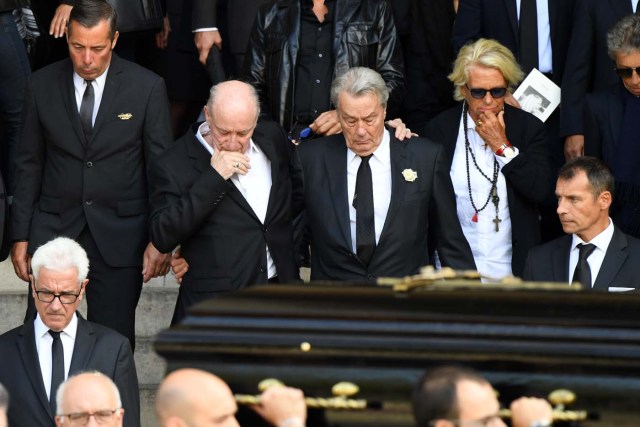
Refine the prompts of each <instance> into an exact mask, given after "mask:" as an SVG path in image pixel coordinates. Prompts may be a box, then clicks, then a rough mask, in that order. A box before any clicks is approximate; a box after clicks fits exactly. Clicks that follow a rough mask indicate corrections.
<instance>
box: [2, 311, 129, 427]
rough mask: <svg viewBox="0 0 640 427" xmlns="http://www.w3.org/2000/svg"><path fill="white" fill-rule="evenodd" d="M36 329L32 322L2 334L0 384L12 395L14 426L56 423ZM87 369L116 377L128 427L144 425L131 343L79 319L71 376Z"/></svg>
mask: <svg viewBox="0 0 640 427" xmlns="http://www.w3.org/2000/svg"><path fill="white" fill-rule="evenodd" d="M33 325H34V321H29V322H27V323H25V324H24V325H21V326H18V327H17V328H15V329H12V330H11V331H9V332H7V333H5V334H3V335H2V336H0V354H1V355H2V356H0V357H1V359H2V363H0V382H1V383H2V384H3V385H4V386H5V387H6V389H7V390H8V391H9V395H10V396H11V404H10V405H9V411H8V416H9V425H11V426H12V427H50V426H54V425H55V424H54V415H53V414H51V411H50V409H49V399H48V398H47V393H46V391H45V388H44V383H43V381H42V374H41V372H40V362H39V361H38V352H37V350H36V341H35V335H34V327H33ZM84 371H100V372H102V373H103V374H105V375H106V376H108V377H109V378H111V379H112V380H113V381H114V382H115V383H116V385H117V386H118V390H119V391H120V397H121V399H122V407H123V408H124V409H125V412H124V426H125V427H138V426H140V395H139V391H138V377H137V374H136V366H135V362H134V360H133V354H132V352H131V346H130V345H129V340H127V339H126V338H125V337H123V336H122V335H120V334H119V333H117V332H115V331H113V330H111V329H108V328H105V327H103V326H100V325H98V324H95V323H91V322H88V321H86V320H84V319H83V318H82V317H81V316H80V315H78V330H77V333H76V341H75V344H74V348H73V356H72V358H71V366H70V367H69V376H71V375H73V374H77V373H80V372H84Z"/></svg>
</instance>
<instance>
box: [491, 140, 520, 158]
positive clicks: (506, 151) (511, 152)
mask: <svg viewBox="0 0 640 427" xmlns="http://www.w3.org/2000/svg"><path fill="white" fill-rule="evenodd" d="M496 155H498V156H502V157H505V158H507V159H512V158H514V157H515V156H516V149H515V148H513V145H511V144H510V143H509V141H507V143H506V144H502V145H501V146H500V148H498V149H497V150H496Z"/></svg>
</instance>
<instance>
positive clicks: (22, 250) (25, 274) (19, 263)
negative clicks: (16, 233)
mask: <svg viewBox="0 0 640 427" xmlns="http://www.w3.org/2000/svg"><path fill="white" fill-rule="evenodd" d="M28 246H29V242H15V243H14V244H13V246H12V247H11V262H12V263H13V269H14V270H15V272H16V275H17V276H18V277H19V278H21V279H22V280H24V281H25V282H28V281H29V271H30V270H31V256H30V255H29V254H28V253H27V247H28Z"/></svg>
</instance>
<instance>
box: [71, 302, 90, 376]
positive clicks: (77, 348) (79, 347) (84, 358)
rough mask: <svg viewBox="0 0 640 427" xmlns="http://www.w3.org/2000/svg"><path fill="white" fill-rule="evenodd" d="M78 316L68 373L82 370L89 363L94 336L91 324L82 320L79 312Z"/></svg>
mask: <svg viewBox="0 0 640 427" xmlns="http://www.w3.org/2000/svg"><path fill="white" fill-rule="evenodd" d="M77 316H78V330H77V331H76V341H75V344H74V346H73V354H72V356H71V365H70V366H69V375H73V374H74V373H77V372H81V371H83V370H84V369H85V368H86V367H87V365H88V364H89V358H90V357H91V354H92V353H93V347H94V345H95V343H96V337H95V334H94V333H93V326H92V325H91V324H90V323H89V322H87V321H86V320H84V319H83V318H82V316H80V314H77Z"/></svg>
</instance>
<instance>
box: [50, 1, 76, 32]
mask: <svg viewBox="0 0 640 427" xmlns="http://www.w3.org/2000/svg"><path fill="white" fill-rule="evenodd" d="M71 9H73V6H71V5H69V4H61V5H60V6H58V7H57V8H56V13H55V14H54V15H53V19H52V20H51V25H49V35H51V36H53V37H55V38H58V37H62V36H64V30H65V28H67V23H68V22H69V14H70V13H71Z"/></svg>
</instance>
